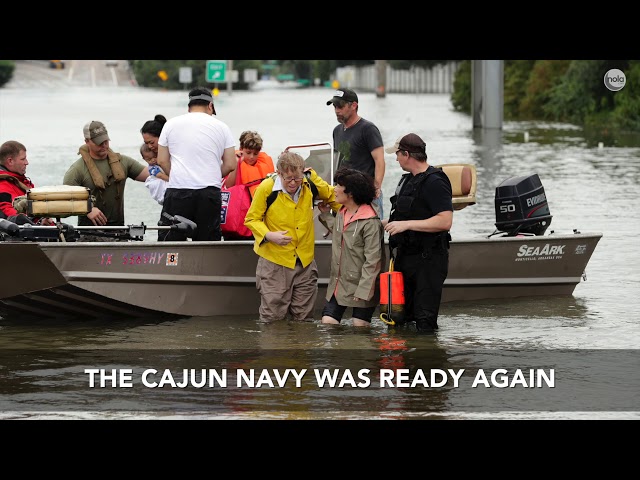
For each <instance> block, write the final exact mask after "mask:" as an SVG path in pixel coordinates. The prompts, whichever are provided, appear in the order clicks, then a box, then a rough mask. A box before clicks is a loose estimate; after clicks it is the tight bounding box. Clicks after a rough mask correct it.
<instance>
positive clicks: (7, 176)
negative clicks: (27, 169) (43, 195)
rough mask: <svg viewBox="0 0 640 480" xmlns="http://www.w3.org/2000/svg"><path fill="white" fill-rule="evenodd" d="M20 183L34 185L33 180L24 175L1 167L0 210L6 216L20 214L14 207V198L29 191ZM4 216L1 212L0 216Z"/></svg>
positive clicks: (28, 185)
mask: <svg viewBox="0 0 640 480" xmlns="http://www.w3.org/2000/svg"><path fill="white" fill-rule="evenodd" d="M20 183H22V185H24V186H25V187H27V188H33V187H34V185H33V183H31V180H29V178H27V177H25V176H24V175H20V174H19V173H14V172H10V171H9V170H6V169H5V168H4V167H0V212H2V213H3V214H4V216H7V217H9V216H11V215H17V214H18V212H17V210H16V209H15V208H13V199H14V198H16V197H19V196H21V195H25V194H26V193H27V191H26V190H25V189H24V188H22V186H21V185H20ZM2 217H3V215H1V214H0V218H2Z"/></svg>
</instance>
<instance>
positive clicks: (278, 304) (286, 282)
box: [256, 257, 318, 323]
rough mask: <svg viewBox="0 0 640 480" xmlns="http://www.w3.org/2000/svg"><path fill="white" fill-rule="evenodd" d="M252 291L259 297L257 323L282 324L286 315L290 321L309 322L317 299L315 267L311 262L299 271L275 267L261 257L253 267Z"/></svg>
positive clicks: (296, 267) (297, 267)
mask: <svg viewBox="0 0 640 480" xmlns="http://www.w3.org/2000/svg"><path fill="white" fill-rule="evenodd" d="M256 288H257V289H258V292H259V293H260V297H261V300H260V310H259V311H260V321H261V322H267V323H269V322H273V321H276V320H283V319H284V318H286V317H287V314H289V315H290V316H291V319H292V320H295V321H302V320H313V309H314V307H315V304H316V297H317V296H318V267H317V265H316V261H315V260H313V261H312V262H311V263H310V264H309V265H307V266H306V267H303V266H302V265H301V264H300V263H299V262H298V263H296V266H295V268H293V269H291V268H287V267H283V266H282V265H278V264H276V263H273V262H271V261H269V260H266V259H264V258H262V257H260V258H259V259H258V266H257V267H256Z"/></svg>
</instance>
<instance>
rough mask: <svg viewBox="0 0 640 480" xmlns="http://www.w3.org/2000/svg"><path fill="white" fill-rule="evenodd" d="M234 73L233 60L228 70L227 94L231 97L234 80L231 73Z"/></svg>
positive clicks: (230, 61)
mask: <svg viewBox="0 0 640 480" xmlns="http://www.w3.org/2000/svg"><path fill="white" fill-rule="evenodd" d="M232 71H233V60H229V68H227V93H228V94H229V96H231V91H232V90H233V79H232V78H231V72H232Z"/></svg>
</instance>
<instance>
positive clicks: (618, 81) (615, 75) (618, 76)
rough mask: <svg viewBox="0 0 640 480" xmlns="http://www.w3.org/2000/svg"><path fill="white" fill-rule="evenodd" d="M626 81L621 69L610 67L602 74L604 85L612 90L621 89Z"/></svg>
mask: <svg viewBox="0 0 640 480" xmlns="http://www.w3.org/2000/svg"><path fill="white" fill-rule="evenodd" d="M626 83H627V77H625V75H624V72H623V71H622V70H618V69H617V68H612V69H611V70H609V71H608V72H607V73H605V75H604V86H605V87H607V88H608V89H609V90H611V91H612V92H617V91H618V90H622V87H624V85H625V84H626Z"/></svg>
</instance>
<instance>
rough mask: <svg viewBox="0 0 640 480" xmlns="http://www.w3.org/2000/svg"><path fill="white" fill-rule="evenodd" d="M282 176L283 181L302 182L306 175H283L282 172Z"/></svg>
mask: <svg viewBox="0 0 640 480" xmlns="http://www.w3.org/2000/svg"><path fill="white" fill-rule="evenodd" d="M280 176H281V177H282V181H283V182H284V183H291V182H296V183H302V180H304V177H283V176H282V174H280Z"/></svg>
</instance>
